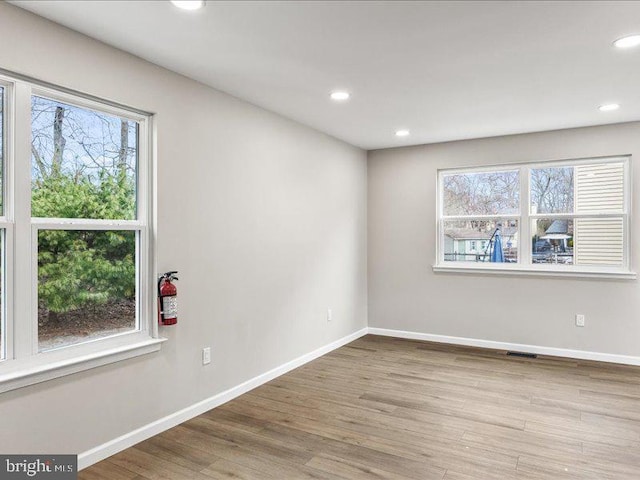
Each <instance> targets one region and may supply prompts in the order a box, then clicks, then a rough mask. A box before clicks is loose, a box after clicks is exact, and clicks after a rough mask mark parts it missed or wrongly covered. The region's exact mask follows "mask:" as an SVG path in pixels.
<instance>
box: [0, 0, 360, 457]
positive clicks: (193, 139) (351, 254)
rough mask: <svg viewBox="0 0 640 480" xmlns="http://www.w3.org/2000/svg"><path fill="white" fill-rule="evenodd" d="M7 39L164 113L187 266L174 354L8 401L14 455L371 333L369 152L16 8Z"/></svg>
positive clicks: (52, 65) (133, 421)
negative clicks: (204, 358) (204, 356)
mask: <svg viewBox="0 0 640 480" xmlns="http://www.w3.org/2000/svg"><path fill="white" fill-rule="evenodd" d="M0 31H1V32H2V39H3V41H2V42H0V67H2V68H5V69H9V70H12V71H16V72H19V73H23V74H26V75H30V76H33V77H36V78H39V79H41V80H45V81H48V82H51V83H54V84H59V85H63V86H65V87H68V88H72V89H76V90H80V91H84V92H87V93H90V94H92V95H96V96H99V97H103V98H108V99H111V100H114V101H117V102H121V103H123V104H128V105H131V106H134V107H138V108H140V109H144V110H147V111H152V112H155V113H157V140H158V186H157V188H158V192H159V199H158V203H159V207H158V243H157V249H158V259H159V265H158V268H159V269H160V270H161V271H165V270H169V269H175V270H179V271H180V282H179V285H178V288H179V295H180V323H179V325H177V326H176V327H175V328H165V329H163V330H162V332H161V333H162V335H164V336H167V337H168V338H169V341H168V342H166V343H165V344H164V345H163V347H162V350H161V352H159V353H157V354H151V355H147V356H144V357H138V358H136V359H133V360H129V361H124V362H120V363H117V364H112V365H110V366H107V367H102V368H98V369H95V370H91V371H86V372H83V373H80V374H76V375H71V376H68V377H65V378H61V379H57V380H53V381H49V382H46V383H42V384H38V385H35V386H32V387H28V388H23V389H20V390H15V391H12V392H8V393H4V394H2V395H0V418H2V428H0V451H1V452H4V453H11V452H16V453H18V452H20V453H28V452H70V453H77V452H82V451H85V450H87V449H90V448H92V447H94V446H96V445H99V444H102V443H103V442H106V441H108V440H111V439H113V438H115V437H117V436H119V435H122V434H124V433H127V432H129V431H131V430H133V429H135V428H137V427H140V426H142V425H145V424H147V423H149V422H151V421H154V420H156V419H158V418H160V417H163V416H165V415H168V414H170V413H173V412H175V411H177V410H179V409H181V408H184V407H187V406H189V405H191V404H193V403H195V402H197V401H200V400H202V399H204V398H207V397H210V396H212V395H214V394H216V393H219V392H221V391H223V390H225V389H228V388H230V387H232V386H235V385H237V384H239V383H241V382H243V381H245V380H247V379H249V378H251V377H254V376H256V375H258V374H260V373H263V372H265V371H267V370H269V369H271V368H273V367H276V366H278V365H281V364H283V363H285V362H287V361H289V360H292V359H293V358H296V357H298V356H300V355H303V354H305V353H308V352H310V351H312V350H314V349H316V348H318V347H320V346H322V345H325V344H327V343H329V342H332V341H334V340H336V339H339V338H341V337H343V336H345V335H347V334H350V333H352V332H354V331H357V330H359V329H361V328H363V327H365V326H366V318H367V298H366V295H367V288H366V268H367V267H366V249H367V244H366V180H367V179H366V168H367V166H366V154H365V152H364V151H362V150H359V149H357V148H355V147H352V146H349V145H347V144H345V143H342V142H340V141H338V140H335V139H333V138H330V137H328V136H326V135H323V134H320V133H318V132H315V131H313V130H311V129H309V128H307V127H304V126H301V125H299V124H297V123H294V122H292V121H289V120H286V119H284V118H282V117H279V116H277V115H275V114H272V113H270V112H267V111H265V110H262V109H260V108H257V107H254V106H252V105H249V104H247V103H244V102H242V101H239V100H237V99H235V98H232V97H230V96H228V95H225V94H223V93H220V92H218V91H216V90H213V89H211V88H208V87H205V86H203V85H201V84H198V83H196V82H194V81H191V80H189V79H186V78H184V77H181V76H179V75H177V74H174V73H171V72H169V71H167V70H164V69H162V68H159V67H157V66H154V65H151V64H149V63H146V62H144V61H142V60H140V59H138V58H135V57H133V56H130V55H128V54H125V53H123V52H120V51H118V50H115V49H113V48H110V47H108V46H105V45H103V44H100V43H98V42H96V41H94V40H91V39H89V38H86V37H84V36H82V35H80V34H77V33H74V32H72V31H70V30H67V29H65V28H62V27H60V26H58V25H55V24H53V23H50V22H48V21H46V20H43V19H41V18H39V17H36V16H34V15H32V14H29V13H27V12H25V11H23V10H20V9H18V8H16V7H13V6H10V5H7V4H4V3H2V4H0ZM21 160H22V161H29V159H21ZM327 307H331V308H332V309H333V321H332V322H331V323H327V321H326V309H327ZM20 320H21V319H18V321H20ZM205 345H210V346H212V364H211V365H209V366H206V367H203V366H202V365H201V352H200V350H201V348H202V347H203V346H205Z"/></svg>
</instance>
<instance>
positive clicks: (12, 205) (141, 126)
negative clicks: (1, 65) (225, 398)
mask: <svg viewBox="0 0 640 480" xmlns="http://www.w3.org/2000/svg"><path fill="white" fill-rule="evenodd" d="M0 86H2V87H3V88H5V96H4V101H5V104H4V112H5V114H4V115H5V117H4V118H5V124H4V126H5V133H4V135H5V138H4V140H5V142H4V148H5V151H4V153H5V155H4V156H3V158H4V166H3V167H4V170H3V171H4V192H5V193H4V197H5V198H4V210H3V216H1V217H0V228H1V229H4V232H5V242H4V247H5V251H4V259H5V261H4V272H3V273H4V275H3V282H4V285H3V291H4V292H5V302H4V303H3V309H4V312H3V314H4V317H3V318H4V319H5V335H4V340H5V358H4V360H2V361H0V393H1V392H4V391H8V390H13V389H15V388H20V387H23V386H26V385H31V384H34V383H38V382H42V381H46V380H50V379H52V378H56V377H60V376H64V375H69V374H71V373H75V372H79V371H82V370H87V369H90V368H95V367H97V366H100V365H105V364H108V363H112V362H116V361H120V360H124V359H127V358H132V357H135V356H138V355H144V354H147V353H151V352H154V351H158V350H159V349H160V344H161V343H162V342H163V341H165V339H163V338H159V335H158V326H157V322H156V321H154V320H155V319H156V316H157V305H156V301H155V282H154V279H155V275H154V272H155V271H156V261H155V253H154V231H155V223H154V218H155V217H154V212H153V208H154V205H155V197H154V189H153V183H154V157H155V155H154V142H153V138H152V137H153V136H152V132H153V115H152V114H150V113H147V112H142V111H139V110H136V109H130V108H128V107H125V106H121V105H118V104H115V103H112V102H108V101H104V100H101V99H97V98H95V97H92V96H89V95H85V94H81V93H77V92H72V91H70V90H66V89H64V88H58V87H53V86H51V85H48V84H46V83H44V82H39V81H37V80H33V79H29V78H26V77H23V76H19V75H13V74H10V73H9V74H6V73H4V72H2V73H0ZM32 95H37V96H42V97H45V98H49V99H52V100H57V101H60V102H63V103H66V104H70V105H74V106H78V107H81V108H87V109H91V110H95V111H99V112H104V113H107V114H111V115H116V116H118V117H122V118H126V119H129V120H132V121H135V122H137V123H138V165H137V185H136V187H137V188H136V194H137V201H136V205H137V216H136V220H94V219H59V218H56V219H51V218H32V217H31V97H32ZM45 229H59V230H83V229H85V230H130V231H136V232H138V233H137V236H136V238H137V241H136V252H137V253H136V276H137V278H136V326H137V328H136V329H135V330H133V331H130V332H124V333H120V334H116V335H112V336H109V337H104V338H98V339H95V340H89V341H86V342H82V343H79V344H74V345H69V346H63V347H60V348H56V349H52V350H47V351H44V352H39V351H38V330H37V329H38V300H37V299H38V281H37V279H38V242H37V239H38V232H39V231H40V230H45Z"/></svg>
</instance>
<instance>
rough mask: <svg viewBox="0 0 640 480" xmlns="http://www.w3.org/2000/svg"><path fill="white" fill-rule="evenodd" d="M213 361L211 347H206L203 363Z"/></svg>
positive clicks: (203, 352)
mask: <svg viewBox="0 0 640 480" xmlns="http://www.w3.org/2000/svg"><path fill="white" fill-rule="evenodd" d="M210 363H211V347H204V348H203V349H202V364H203V365H208V364H210Z"/></svg>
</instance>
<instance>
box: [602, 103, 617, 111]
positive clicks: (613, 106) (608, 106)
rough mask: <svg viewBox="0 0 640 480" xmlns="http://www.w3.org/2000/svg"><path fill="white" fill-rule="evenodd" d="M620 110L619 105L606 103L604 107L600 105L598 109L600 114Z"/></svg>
mask: <svg viewBox="0 0 640 480" xmlns="http://www.w3.org/2000/svg"><path fill="white" fill-rule="evenodd" d="M619 108H620V105H618V104H617V103H606V104H604V105H600V106H599V107H598V110H600V111H601V112H613V111H614V110H618V109H619Z"/></svg>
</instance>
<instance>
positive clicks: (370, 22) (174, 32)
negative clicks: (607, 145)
mask: <svg viewBox="0 0 640 480" xmlns="http://www.w3.org/2000/svg"><path fill="white" fill-rule="evenodd" d="M11 3H14V4H16V5H18V6H20V7H22V8H25V9H27V10H30V11H32V12H35V13H36V14H38V15H41V16H43V17H46V18H49V19H51V20H53V21H55V22H58V23H61V24H63V25H65V26H67V27H70V28H72V29H74V30H77V31H80V32H82V33H84V34H86V35H89V36H91V37H94V38H97V39H99V40H102V41H103V42H105V43H108V44H111V45H113V46H115V47H118V48H120V49H122V50H126V51H128V52H131V53H133V54H135V55H138V56H140V57H142V58H144V59H146V60H149V61H151V62H153V63H156V64H158V65H161V66H163V67H166V68H168V69H170V70H174V71H176V72H179V73H181V74H183V75H186V76H188V77H191V78H194V79H196V80H199V81H201V82H203V83H206V84H208V85H211V86H212V87H215V88H217V89H220V90H222V91H225V92H227V93H230V94H232V95H234V96H237V97H239V98H242V99H245V100H247V101H249V102H251V103H254V104H256V105H259V106H261V107H264V108H267V109H269V110H272V111H274V112H277V113H280V114H282V115H284V116H286V117H289V118H291V119H294V120H297V121H299V122H301V123H303V124H306V125H309V126H311V127H313V128H316V129H318V130H320V131H322V132H326V133H328V134H330V135H333V136H335V137H337V138H340V139H343V140H345V141H347V142H349V143H351V144H353V145H357V146H359V147H362V148H365V149H369V150H371V149H377V148H384V147H394V146H399V145H412V144H420V143H432V142H441V141H448V140H458V139H463V138H476V137H487V136H495V135H504V134H512V133H522V132H531V131H541V130H551V129H559V128H568V127H577V126H585V125H598V124H605V123H618V122H625V121H632V120H640V48H635V49H630V50H620V49H616V48H614V47H613V46H612V42H613V41H614V40H615V39H617V38H619V37H622V36H624V35H628V34H632V33H640V2H615V1H595V2H582V1H567V2H562V1H557V2H542V1H541V2H537V1H536V2H515V1H514V2H504V1H497V2H482V1H477V2H414V1H410V2H404V1H390V2H384V1H376V2H370V1H353V2H338V1H314V2H308V1H300V2H297V1H287V2H277V1H271V2H251V1H245V2H213V1H211V0H209V1H208V3H207V6H206V7H205V8H204V9H202V10H199V11H197V12H187V11H182V10H179V9H177V8H175V7H174V6H172V5H171V4H170V3H169V2H167V1H127V2H117V1H100V0H93V1H83V2H79V1H59V0H58V1H46V0H38V1H14V2H11ZM336 89H346V90H348V91H349V92H351V95H352V97H351V99H350V100H349V101H347V102H344V103H336V102H334V101H332V100H330V99H329V94H330V92H331V91H333V90H336ZM611 102H615V103H620V104H621V108H620V109H619V110H617V111H614V112H606V113H605V112H600V111H598V109H597V107H598V105H600V104H603V103H611ZM398 129H408V130H410V132H411V135H409V136H408V137H403V138H398V137H396V136H395V134H394V132H395V131H396V130H398Z"/></svg>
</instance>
